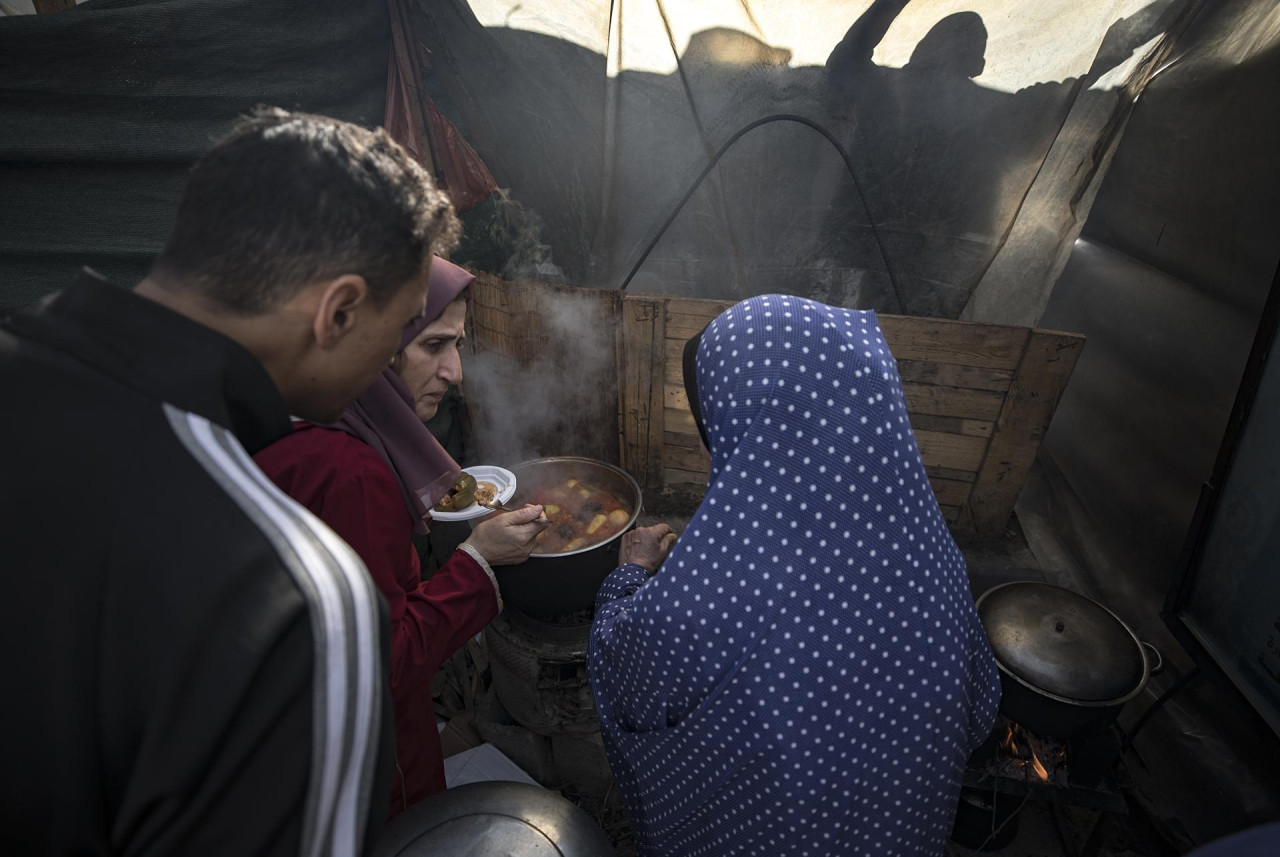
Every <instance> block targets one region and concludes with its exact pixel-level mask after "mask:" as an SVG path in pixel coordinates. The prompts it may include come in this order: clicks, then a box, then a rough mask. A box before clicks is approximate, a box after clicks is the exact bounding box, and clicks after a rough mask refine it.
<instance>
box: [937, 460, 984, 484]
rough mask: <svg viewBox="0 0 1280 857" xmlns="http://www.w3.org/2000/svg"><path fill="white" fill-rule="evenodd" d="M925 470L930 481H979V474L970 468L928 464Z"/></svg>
mask: <svg viewBox="0 0 1280 857" xmlns="http://www.w3.org/2000/svg"><path fill="white" fill-rule="evenodd" d="M924 472H925V475H926V476H928V477H929V479H930V481H932V480H934V479H955V480H957V481H960V482H977V481H978V474H977V473H974V472H973V471H970V470H952V469H951V468H949V467H933V466H930V465H927V464H926V465H925V468H924Z"/></svg>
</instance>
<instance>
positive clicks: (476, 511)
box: [431, 464, 516, 521]
mask: <svg viewBox="0 0 1280 857" xmlns="http://www.w3.org/2000/svg"><path fill="white" fill-rule="evenodd" d="M462 470H463V472H465V473H470V474H471V475H472V476H473V477H474V478H475V480H476V481H477V482H490V483H492V484H493V485H494V486H495V487H496V488H497V489H498V494H497V498H498V502H500V503H502V504H504V505H505V504H506V503H507V501H509V500H510V499H511V498H512V497H514V496H515V493H516V475H515V474H514V473H512V472H511V471H510V470H507V469H506V468H505V467H495V466H494V465H492V464H477V465H475V466H474V467H464V468H462ZM492 514H493V509H486V508H485V507H484V506H481V505H479V504H478V503H472V504H471V505H470V506H468V507H467V508H465V509H462V510H460V511H457V512H437V511H436V510H435V509H432V510H431V520H433V521H470V520H472V519H473V518H483V517H484V516H485V515H492Z"/></svg>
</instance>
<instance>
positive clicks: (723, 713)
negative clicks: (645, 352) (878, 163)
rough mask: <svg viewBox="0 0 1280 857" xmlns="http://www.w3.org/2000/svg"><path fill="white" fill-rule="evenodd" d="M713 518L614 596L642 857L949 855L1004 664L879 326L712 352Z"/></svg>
mask: <svg viewBox="0 0 1280 857" xmlns="http://www.w3.org/2000/svg"><path fill="white" fill-rule="evenodd" d="M696 365H697V384H696V387H697V397H698V402H699V403H700V405H701V408H700V410H701V415H702V419H703V421H704V422H705V428H706V433H707V436H708V437H709V438H710V441H711V458H712V468H711V477H710V483H709V486H708V490H707V495H706V498H705V499H704V500H703V502H702V505H701V506H700V507H699V509H698V511H697V514H696V515H695V516H694V518H693V519H692V520H691V521H690V523H689V526H688V528H687V529H686V530H685V532H684V534H683V535H682V536H681V538H680V540H679V541H678V542H677V543H676V546H675V548H674V549H673V550H672V552H671V555H670V557H669V558H668V559H667V561H666V563H665V564H664V565H663V567H662V568H661V569H660V570H659V571H658V573H657V574H656V575H655V576H654V577H653V578H652V579H650V578H648V576H647V575H646V573H645V571H644V570H643V569H641V568H639V567H638V566H622V567H621V568H619V569H617V570H615V571H614V572H613V573H612V574H610V576H609V577H608V578H607V579H606V580H605V582H604V584H603V585H602V587H601V589H600V593H599V596H598V598H597V604H596V607H597V609H596V618H595V621H594V623H593V624H592V629H591V640H590V651H589V654H588V670H589V675H590V679H591V686H592V690H593V692H594V694H595V700H596V707H597V710H598V712H599V715H600V722H601V727H602V730H603V734H604V739H605V748H606V750H607V752H608V755H609V760H610V763H611V766H612V767H613V771H614V774H615V776H616V778H617V782H618V786H619V788H620V789H621V791H622V793H623V796H624V798H625V800H626V804H627V808H628V812H629V814H630V816H631V819H632V823H633V825H634V827H635V832H636V839H637V844H638V847H639V851H640V853H641V854H642V855H650V856H651V857H677V855H690V856H691V857H692V855H729V854H733V855H752V854H758V855H770V857H776V855H806V857H814V855H840V857H848V855H855V854H865V855H875V857H887V855H911V857H916V855H922V854H942V852H943V844H944V842H945V841H946V839H947V836H948V834H949V833H950V830H951V824H952V820H953V817H954V813H955V806H956V802H957V798H958V794H959V789H960V778H961V771H962V769H963V766H964V762H965V760H966V759H967V758H968V756H969V755H970V754H971V753H972V752H973V751H974V750H975V749H976V748H977V746H978V745H979V744H980V743H981V742H982V741H983V740H984V739H985V738H986V736H987V735H988V734H989V733H990V731H991V729H992V727H993V724H994V719H995V713H996V706H997V703H998V701H999V695H1000V683H999V679H998V675H997V672H996V665H995V660H994V658H993V657H992V654H991V650H990V648H989V647H988V645H987V640H986V636H985V634H984V633H983V630H982V626H981V624H980V623H979V621H978V617H977V612H976V611H975V609H974V605H973V599H972V597H971V596H970V593H969V587H968V581H967V578H966V573H965V565H964V560H963V558H962V557H961V555H960V551H959V550H958V549H957V548H956V545H955V542H954V541H952V539H951V535H950V533H949V532H948V531H947V529H946V525H945V524H944V523H943V519H942V514H941V512H940V511H939V509H938V504H937V501H936V500H935V499H934V496H933V492H932V490H931V489H930V487H929V483H928V480H927V478H926V475H925V470H924V465H923V464H922V462H921V460H920V453H919V450H918V449H917V448H916V444H915V438H914V436H913V435H912V433H911V427H910V425H909V423H908V421H907V412H906V405H905V401H904V399H903V393H902V385H901V382H900V380H899V378H898V372H897V366H896V364H895V363H894V360H893V356H892V355H891V354H890V353H889V348H888V346H887V345H886V344H885V341H884V338H883V336H882V335H881V333H880V329H879V326H878V325H877V323H876V317H875V314H874V313H871V312H859V311H853V310H846V309H840V308H838V307H830V306H826V305H823V304H819V303H815V302H813V301H809V300H804V299H801V298H796V297H789V296H785V295H766V296H762V297H757V298H752V299H751V300H748V301H743V302H742V303H739V304H737V305H735V306H733V307H732V308H730V309H729V310H727V311H726V312H724V313H723V314H722V315H720V316H719V317H718V318H717V319H716V320H715V321H713V322H712V323H711V325H710V326H709V327H708V328H707V329H706V331H704V333H703V335H702V338H701V342H700V343H699V345H698V350H697V359H696Z"/></svg>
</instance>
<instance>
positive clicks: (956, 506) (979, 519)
mask: <svg viewBox="0 0 1280 857" xmlns="http://www.w3.org/2000/svg"><path fill="white" fill-rule="evenodd" d="M546 288H551V287H547V286H545V285H542V286H539V285H534V284H504V283H502V282H501V281H499V280H496V279H495V278H482V279H481V280H478V281H477V286H476V299H475V311H474V313H473V315H474V318H475V325H476V336H477V338H478V339H479V340H480V341H481V343H482V344H483V345H485V346H488V347H493V348H497V349H499V350H502V351H504V352H507V353H512V354H517V355H521V356H522V357H523V355H524V354H525V353H528V352H527V350H526V349H527V348H528V347H529V344H530V343H531V342H532V341H533V340H536V338H537V336H536V333H532V334H531V333H529V331H530V330H531V329H533V328H535V327H536V322H534V321H533V319H534V318H535V317H536V306H535V304H536V298H533V297H530V296H529V295H530V293H531V292H536V291H537V290H538V289H546ZM554 288H556V291H557V292H558V293H559V294H561V295H570V294H576V295H577V296H578V298H579V299H581V300H583V301H587V302H590V303H592V305H593V306H595V307H596V312H595V315H598V316H599V317H600V318H601V319H605V318H608V317H609V315H610V314H611V313H612V314H614V318H616V319H617V321H616V329H617V348H616V356H615V359H616V367H617V375H618V388H617V414H618V431H619V461H620V463H621V465H622V466H623V467H624V468H625V469H626V470H628V471H629V472H630V473H631V474H632V475H633V476H634V477H635V478H636V480H637V481H638V482H640V484H641V486H642V487H643V488H645V489H646V490H649V491H653V490H662V491H675V492H688V493H694V494H698V493H700V492H702V491H703V490H705V487H706V480H707V474H708V471H709V464H710V462H709V458H708V456H707V453H706V450H705V449H703V447H702V443H701V440H700V439H699V437H698V432H697V429H696V427H695V426H694V422H693V416H692V414H691V413H690V411H689V402H688V399H687V397H686V395H685V391H684V379H683V377H682V366H681V355H682V352H683V348H684V343H685V342H686V341H687V340H688V339H689V337H691V336H693V335H694V334H695V333H698V332H699V331H701V330H702V329H703V327H705V326H706V325H707V323H708V322H710V321H711V320H712V319H713V318H715V317H716V316H717V315H719V314H720V313H721V312H722V311H723V310H724V309H725V308H727V307H729V306H730V305H731V303H729V302H725V301H710V300H691V299H686V298H669V297H663V296H655V295H632V294H626V295H625V296H624V295H620V294H619V293H617V292H612V291H600V290H594V289H569V290H567V289H565V287H554ZM879 321H880V328H881V330H882V331H883V332H884V336H885V339H886V340H887V341H888V343H889V347H890V349H891V350H892V351H893V354H894V357H895V358H896V359H897V361H898V370H899V373H900V375H901V376H902V381H903V389H904V391H905V393H906V398H907V410H908V415H909V417H910V419H911V425H912V428H913V429H914V430H915V435H916V442H917V444H918V445H919V447H920V453H921V456H922V457H923V459H924V464H925V469H926V470H927V472H928V475H929V479H930V482H931V483H932V485H933V490H934V494H935V495H936V496H937V498H938V503H939V505H940V506H941V507H942V511H943V514H944V515H945V517H946V518H947V520H948V522H950V523H951V524H952V526H953V528H955V529H957V530H965V531H977V532H981V533H994V532H999V531H1000V530H1002V529H1003V528H1004V527H1005V525H1006V524H1007V523H1008V521H1009V518H1010V516H1011V515H1012V513H1013V505H1014V503H1015V502H1016V500H1017V498H1018V493H1019V492H1020V491H1021V489H1022V483H1023V482H1024V481H1025V480H1026V477H1027V473H1028V471H1029V470H1030V467H1031V463H1032V461H1033V460H1034V458H1035V454H1036V450H1037V449H1038V448H1039V446H1040V441H1041V439H1042V438H1043V437H1044V433H1045V431H1046V430H1047V429H1048V426H1049V421H1050V419H1051V418H1052V416H1053V411H1054V409H1055V408H1056V407H1057V403H1058V399H1059V397H1060V396H1061V394H1062V390H1063V388H1064V387H1065V386H1066V383H1067V380H1068V379H1069V378H1070V376H1071V372H1072V370H1073V369H1074V368H1075V363H1076V359H1077V358H1078V357H1079V354H1080V351H1081V349H1082V348H1083V347H1084V337H1083V336H1081V335H1079V334H1074V333H1060V332H1055V331H1048V330H1039V329H1031V328H1025V327H1007V326H1003V325H990V324H978V323H973V322H962V321H950V320H946V319H933V318H914V317H907V316H893V315H880V316H879Z"/></svg>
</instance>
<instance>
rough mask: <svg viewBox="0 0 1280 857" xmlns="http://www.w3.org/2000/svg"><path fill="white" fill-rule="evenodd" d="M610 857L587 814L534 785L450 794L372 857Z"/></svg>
mask: <svg viewBox="0 0 1280 857" xmlns="http://www.w3.org/2000/svg"><path fill="white" fill-rule="evenodd" d="M436 854H447V855H450V857H492V855H495V854H503V855H510V857H605V855H611V854H617V852H616V851H614V849H613V846H612V845H611V844H610V842H609V837H607V836H605V833H604V831H603V830H601V829H600V826H599V825H597V824H596V823H595V821H594V820H592V818H591V816H589V815H587V813H586V812H585V811H583V810H582V809H580V808H578V807H577V806H574V805H573V804H572V803H570V802H569V801H567V800H565V799H564V798H563V797H561V796H560V795H558V794H556V793H555V792H551V791H548V790H547V789H543V788H539V787H537V786H531V785H529V784H528V783H509V782H481V783H468V784H467V785H464V786H458V787H456V788H452V789H449V790H447V791H445V792H442V793H440V794H438V795H435V796H434V797H431V798H428V799H427V800H425V801H423V802H422V803H420V804H418V805H416V806H412V807H410V808H409V809H408V810H407V811H406V812H403V813H401V814H400V815H398V816H396V817H395V818H394V819H392V820H391V822H390V823H388V824H387V827H386V829H385V830H384V831H383V832H382V835H381V836H380V837H379V838H378V841H377V842H376V843H375V844H374V846H373V848H372V849H371V850H370V857H428V855H436Z"/></svg>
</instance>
